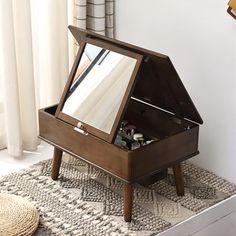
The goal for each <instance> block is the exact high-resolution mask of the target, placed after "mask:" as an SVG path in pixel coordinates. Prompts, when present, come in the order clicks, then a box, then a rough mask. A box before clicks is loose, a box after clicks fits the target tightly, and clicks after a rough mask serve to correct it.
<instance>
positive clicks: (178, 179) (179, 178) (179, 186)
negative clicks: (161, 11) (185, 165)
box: [173, 163, 184, 196]
mask: <svg viewBox="0 0 236 236" xmlns="http://www.w3.org/2000/svg"><path fill="white" fill-rule="evenodd" d="M173 171H174V176H175V185H176V192H177V195H178V196H184V181H183V175H182V169H181V163H178V164H176V165H174V166H173Z"/></svg>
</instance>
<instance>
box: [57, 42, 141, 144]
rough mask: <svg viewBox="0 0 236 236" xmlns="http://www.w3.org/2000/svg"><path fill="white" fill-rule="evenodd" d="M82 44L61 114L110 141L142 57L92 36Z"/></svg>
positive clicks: (72, 122) (67, 87)
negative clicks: (94, 38) (93, 38)
mask: <svg viewBox="0 0 236 236" xmlns="http://www.w3.org/2000/svg"><path fill="white" fill-rule="evenodd" d="M81 47H82V49H80V51H79V53H78V64H77V65H76V67H75V68H74V70H73V76H72V77H71V78H70V80H69V81H68V83H69V84H68V86H66V91H65V92H64V97H63V101H61V106H60V112H59V115H58V117H59V118H60V119H63V120H65V121H67V122H69V123H71V124H73V125H75V126H78V128H81V129H83V130H84V131H86V132H88V133H91V134H94V135H96V136H98V137H100V138H103V139H105V140H107V141H111V140H112V139H113V137H114V133H115V130H116V129H117V125H118V123H119V121H120V118H121V116H122V112H123V110H124V108H125V105H126V102H127V99H128V98H129V96H130V92H131V90H132V88H133V83H134V79H135V77H136V74H137V71H138V68H139V65H140V62H141V59H142V56H141V55H139V54H136V53H133V52H130V51H127V50H124V49H121V48H118V47H115V46H113V45H110V44H107V43H103V42H100V41H99V42H97V41H95V40H92V39H89V40H88V39H87V40H86V42H85V43H84V44H83V45H81Z"/></svg>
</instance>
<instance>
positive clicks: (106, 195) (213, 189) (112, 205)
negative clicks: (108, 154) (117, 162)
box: [0, 158, 236, 236]
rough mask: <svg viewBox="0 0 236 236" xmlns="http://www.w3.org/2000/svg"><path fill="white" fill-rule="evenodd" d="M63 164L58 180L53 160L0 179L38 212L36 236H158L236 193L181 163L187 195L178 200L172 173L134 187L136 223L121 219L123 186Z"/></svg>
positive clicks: (86, 168)
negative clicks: (38, 221) (38, 224)
mask: <svg viewBox="0 0 236 236" xmlns="http://www.w3.org/2000/svg"><path fill="white" fill-rule="evenodd" d="M69 160H70V159H68V158H67V159H66V158H65V161H64V162H63V163H62V166H61V170H60V176H59V180H58V181H53V180H52V179H51V178H50V173H51V160H47V161H44V162H40V163H38V164H35V165H34V166H32V167H31V168H29V169H26V170H22V171H20V172H17V173H13V174H10V175H7V176H4V177H1V178H0V192H8V193H12V194H16V195H20V196H23V197H25V198H27V199H28V200H30V201H31V202H32V203H33V204H34V205H35V206H36V207H37V208H38V210H39V213H40V226H39V228H38V230H37V231H36V233H35V235H36V236H47V235H58V236H70V235H71V236H75V235H76V236H79V235H87V236H98V235H99V236H100V235H110V236H113V235H114V236H115V235H121V236H122V235H126V236H135V235H142V236H146V235H157V234H158V233H159V232H162V231H164V230H166V229H168V228H170V227H172V226H173V225H174V224H176V223H179V222H181V221H183V220H185V219H187V218H188V217H190V216H192V215H194V214H196V213H198V212H201V211H202V210H204V209H206V208H208V207H209V206H212V205H213V204H215V203H217V202H219V201H221V200H223V199H225V198H227V197H229V196H231V195H233V194H235V193H236V187H235V185H233V184H231V183H229V182H227V181H225V180H224V179H222V178H220V177H217V176H216V175H214V174H212V173H210V172H208V171H206V170H202V169H199V168H196V167H195V166H193V165H191V164H190V163H188V162H185V163H183V172H184V183H185V192H186V194H185V196H183V197H178V196H177V195H176V190H175V186H174V184H175V183H174V178H173V173H171V171H170V170H169V173H168V176H167V178H166V179H164V180H161V181H158V182H156V183H154V184H152V185H150V186H148V187H143V186H141V185H138V184H137V185H136V186H135V190H134V206H133V220H132V222H131V223H125V222H124V221H123V201H122V182H120V181H119V180H117V179H115V178H112V177H110V176H109V175H107V174H105V173H104V172H102V171H100V170H98V169H95V168H94V167H92V166H90V165H87V164H85V163H84V162H82V161H79V160H76V161H73V165H72V163H71V162H70V161H69Z"/></svg>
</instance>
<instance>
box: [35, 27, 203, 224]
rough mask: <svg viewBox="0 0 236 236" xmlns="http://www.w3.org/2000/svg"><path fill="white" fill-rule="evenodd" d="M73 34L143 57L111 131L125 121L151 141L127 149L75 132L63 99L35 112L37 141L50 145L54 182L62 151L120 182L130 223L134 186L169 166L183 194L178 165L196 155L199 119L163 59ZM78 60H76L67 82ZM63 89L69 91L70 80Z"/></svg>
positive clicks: (94, 135) (80, 33) (158, 175)
mask: <svg viewBox="0 0 236 236" xmlns="http://www.w3.org/2000/svg"><path fill="white" fill-rule="evenodd" d="M72 30H73V34H74V35H75V37H76V39H77V40H78V42H79V43H82V44H83V40H84V38H86V37H92V38H93V39H97V40H102V41H103V44H106V42H107V41H108V42H109V43H113V44H114V45H116V46H117V47H121V48H122V49H126V50H130V51H131V52H135V53H139V54H141V55H142V56H143V58H144V59H143V61H142V63H141V65H140V70H139V73H138V74H137V76H136V78H135V81H134V83H133V84H132V85H129V86H130V90H129V92H128V93H127V94H126V96H130V95H131V98H128V97H127V98H125V100H126V102H124V104H123V105H122V106H123V107H122V109H123V110H122V111H120V114H119V121H116V123H117V124H116V125H117V127H115V128H114V129H113V132H114V130H117V129H118V127H119V124H120V121H121V119H126V120H129V122H130V123H132V124H134V125H135V126H136V127H138V129H139V130H140V132H142V133H144V134H145V136H149V137H154V138H155V139H156V141H154V142H152V143H151V144H149V145H146V146H142V147H140V148H138V149H135V150H132V151H131V150H126V149H122V148H121V147H119V146H116V145H114V144H113V143H111V140H112V139H113V138H114V137H113V138H112V139H110V138H109V139H104V138H101V136H99V135H97V133H90V132H88V135H84V134H82V133H79V132H76V131H75V130H74V127H75V125H74V124H73V122H70V120H67V119H65V120H63V115H60V110H61V107H62V104H63V99H62V100H61V101H60V104H59V105H55V106H51V107H48V108H44V109H41V110H39V127H40V135H39V137H40V138H41V139H43V140H45V141H46V142H48V143H50V144H52V145H53V146H54V156H53V166H52V179H54V180H56V179H57V178H58V175H59V169H60V164H61V157H62V152H67V153H69V154H71V155H73V156H75V157H77V158H80V159H82V160H84V161H85V162H87V163H89V164H91V165H93V166H95V167H97V168H99V169H101V170H103V171H105V172H106V173H108V174H110V175H112V176H114V177H116V178H119V179H120V180H122V181H123V182H124V183H125V185H124V191H123V193H124V220H125V221H131V220H132V202H133V183H136V182H138V183H143V184H150V183H151V182H152V181H155V180H156V179H158V178H161V177H164V176H166V169H167V168H168V167H171V168H173V172H174V177H175V182H176V191H177V194H178V195H179V196H182V195H184V185H183V177H182V171H181V162H182V161H184V160H186V159H188V158H191V157H193V156H195V155H197V154H198V153H199V151H198V133H199V123H202V119H201V117H200V116H199V114H198V112H197V110H196V108H195V107H194V105H193V103H192V101H191V99H190V97H189V95H188V94H187V92H186V90H185V88H184V87H183V84H182V82H181V81H180V79H179V77H178V76H177V73H176V71H175V70H174V67H173V65H172V64H171V62H170V60H169V58H168V57H166V56H164V55H161V54H158V53H154V52H151V51H148V50H146V49H141V48H138V47H136V46H132V45H129V44H125V43H123V42H119V41H116V40H113V39H107V38H104V37H103V36H99V35H96V34H93V33H89V32H87V31H83V30H82V31H81V30H78V29H76V28H72ZM78 61H79V58H77V59H76V62H75V65H74V67H73V68H74V69H72V72H71V75H70V80H71V78H72V77H73V75H74V73H75V72H74V71H75V69H76V65H78ZM155 65H156V66H155ZM136 70H138V69H137V68H136ZM135 73H137V71H136V72H135ZM66 86H67V89H68V88H69V86H70V82H68V83H67V85H66ZM155 91H156V94H155ZM65 94H66V92H64V95H63V96H65ZM58 117H60V119H59V118H58ZM185 118H188V119H185ZM191 120H192V121H191ZM113 136H115V135H114V134H113Z"/></svg>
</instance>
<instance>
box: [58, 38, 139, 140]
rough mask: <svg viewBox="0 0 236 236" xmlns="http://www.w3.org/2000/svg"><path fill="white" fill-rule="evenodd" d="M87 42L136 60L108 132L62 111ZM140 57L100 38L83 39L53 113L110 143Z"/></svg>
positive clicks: (121, 114)
mask: <svg viewBox="0 0 236 236" xmlns="http://www.w3.org/2000/svg"><path fill="white" fill-rule="evenodd" d="M87 43H89V44H92V45H95V46H98V47H101V48H104V49H108V50H111V51H114V52H116V53H120V54H122V55H125V56H129V57H132V58H134V59H136V60H137V61H136V64H135V67H134V70H133V72H132V74H131V77H130V80H129V83H128V86H127V88H126V91H125V94H124V96H123V98H122V101H121V105H120V107H119V109H118V113H117V115H116V117H115V121H114V123H113V125H112V128H111V132H110V133H106V132H104V131H102V130H100V129H98V128H95V127H93V126H91V125H89V124H86V123H84V122H83V121H82V120H78V119H76V118H74V117H72V116H69V115H67V114H65V113H63V112H62V109H63V106H64V103H65V101H66V95H67V93H68V91H69V89H70V87H71V84H72V83H73V80H74V77H75V74H76V71H77V68H78V66H79V63H80V60H81V58H82V55H83V52H84V49H85V46H86V44H87ZM142 59H143V56H142V55H141V54H138V53H135V52H132V51H129V50H126V49H123V48H120V47H118V46H116V45H114V44H112V43H107V42H106V41H103V40H100V39H91V38H86V39H85V40H83V41H82V42H81V43H80V46H79V51H78V53H77V56H76V59H75V62H74V64H73V67H72V69H71V72H70V75H69V78H68V80H67V83H66V85H65V88H64V91H63V94H62V96H61V99H60V102H59V104H58V107H57V110H56V114H55V116H56V118H58V119H60V120H63V121H65V122H67V123H69V124H70V125H72V126H74V127H78V124H79V123H80V124H82V125H83V129H84V131H86V133H87V134H91V135H94V136H96V137H99V138H101V139H103V140H105V141H107V142H110V143H112V142H113V141H114V138H115V134H116V132H117V129H118V125H119V124H120V122H121V119H122V117H123V114H124V111H125V109H126V107H127V102H128V100H129V98H130V96H131V93H132V91H133V89H134V85H135V78H136V76H137V73H138V71H139V68H140V65H141V62H142Z"/></svg>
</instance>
